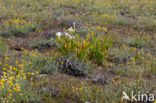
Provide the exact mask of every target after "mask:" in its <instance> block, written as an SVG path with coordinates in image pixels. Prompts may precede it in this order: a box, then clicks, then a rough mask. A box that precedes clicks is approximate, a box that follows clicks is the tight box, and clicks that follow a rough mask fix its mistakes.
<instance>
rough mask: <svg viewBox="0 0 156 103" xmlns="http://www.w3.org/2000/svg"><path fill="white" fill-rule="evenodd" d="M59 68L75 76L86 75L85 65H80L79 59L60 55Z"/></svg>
mask: <svg viewBox="0 0 156 103" xmlns="http://www.w3.org/2000/svg"><path fill="white" fill-rule="evenodd" d="M56 63H57V65H58V68H59V69H60V70H61V71H63V72H64V73H66V74H69V75H74V76H86V74H85V73H84V71H82V70H85V66H82V65H80V64H79V63H78V62H77V61H74V60H71V59H68V58H65V57H60V58H58V59H57V62H56Z"/></svg>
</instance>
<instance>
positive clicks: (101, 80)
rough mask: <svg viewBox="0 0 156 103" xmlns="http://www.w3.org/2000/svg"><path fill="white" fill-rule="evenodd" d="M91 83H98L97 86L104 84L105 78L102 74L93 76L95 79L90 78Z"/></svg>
mask: <svg viewBox="0 0 156 103" xmlns="http://www.w3.org/2000/svg"><path fill="white" fill-rule="evenodd" d="M92 82H93V83H98V84H106V83H107V77H106V76H104V75H103V74H102V73H99V74H97V75H95V77H92Z"/></svg>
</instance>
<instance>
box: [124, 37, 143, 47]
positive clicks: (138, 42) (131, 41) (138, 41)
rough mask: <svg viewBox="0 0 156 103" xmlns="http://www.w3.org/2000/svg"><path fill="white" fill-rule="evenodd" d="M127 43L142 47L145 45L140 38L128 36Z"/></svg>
mask: <svg viewBox="0 0 156 103" xmlns="http://www.w3.org/2000/svg"><path fill="white" fill-rule="evenodd" d="M127 40H128V44H129V45H130V46H132V47H137V48H142V47H144V46H146V42H145V41H144V40H143V39H141V38H138V37H137V38H128V39H127Z"/></svg>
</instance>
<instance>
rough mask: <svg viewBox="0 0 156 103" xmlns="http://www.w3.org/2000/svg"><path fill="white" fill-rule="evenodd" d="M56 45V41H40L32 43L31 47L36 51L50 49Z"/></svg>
mask: <svg viewBox="0 0 156 103" xmlns="http://www.w3.org/2000/svg"><path fill="white" fill-rule="evenodd" d="M53 45H54V40H40V41H38V42H34V43H32V45H31V47H32V48H35V49H49V48H50V47H52V46H53Z"/></svg>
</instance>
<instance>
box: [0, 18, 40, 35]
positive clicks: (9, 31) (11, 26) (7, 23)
mask: <svg viewBox="0 0 156 103" xmlns="http://www.w3.org/2000/svg"><path fill="white" fill-rule="evenodd" d="M38 26H39V25H38V24H36V23H32V22H30V21H26V20H24V19H22V18H17V19H9V20H4V21H3V23H2V26H1V29H0V35H1V36H10V35H21V36H22V35H24V34H27V33H29V32H32V31H37V28H38Z"/></svg>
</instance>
